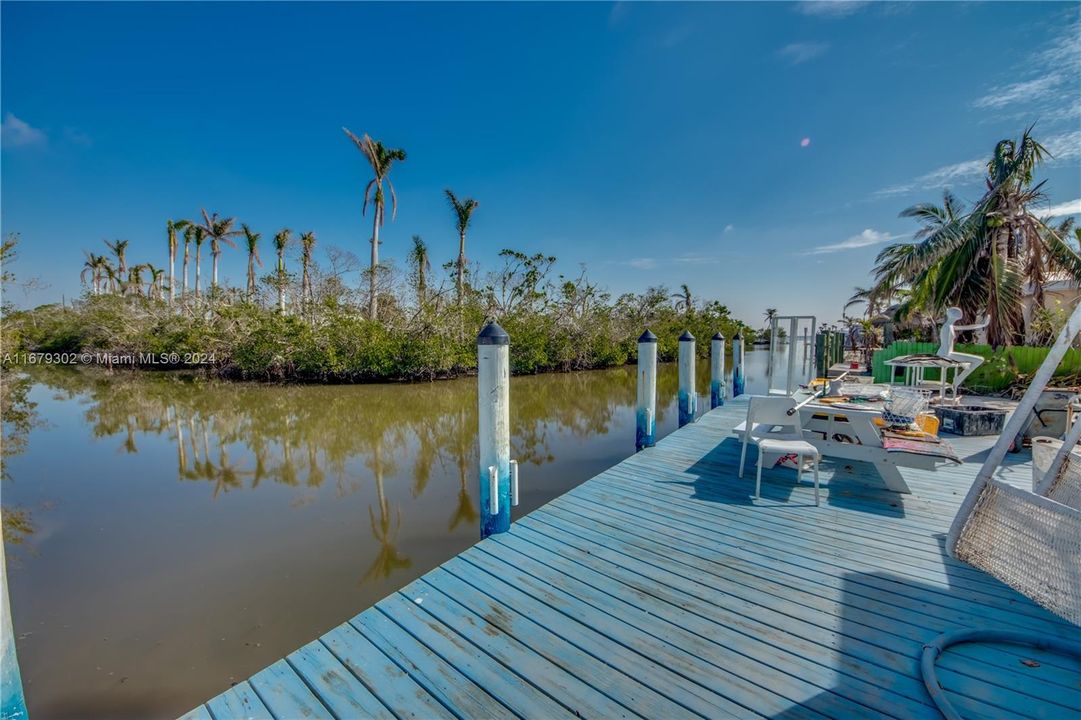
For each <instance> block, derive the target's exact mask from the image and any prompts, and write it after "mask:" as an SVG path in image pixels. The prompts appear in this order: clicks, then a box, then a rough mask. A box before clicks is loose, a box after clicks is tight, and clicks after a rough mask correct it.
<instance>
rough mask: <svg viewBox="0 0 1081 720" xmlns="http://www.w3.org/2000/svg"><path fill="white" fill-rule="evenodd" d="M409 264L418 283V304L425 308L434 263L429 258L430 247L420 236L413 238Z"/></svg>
mask: <svg viewBox="0 0 1081 720" xmlns="http://www.w3.org/2000/svg"><path fill="white" fill-rule="evenodd" d="M409 264H410V265H411V266H412V267H413V276H414V279H415V280H416V283H417V304H418V305H420V306H423V305H424V303H425V302H427V299H428V297H427V296H428V273H429V272H431V270H432V262H431V260H430V259H429V257H428V246H427V245H425V244H424V240H423V239H421V237H420V235H414V236H413V249H412V250H411V251H410V252H409Z"/></svg>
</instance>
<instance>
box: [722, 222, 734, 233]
mask: <svg viewBox="0 0 1081 720" xmlns="http://www.w3.org/2000/svg"><path fill="white" fill-rule="evenodd" d="M735 229H736V226H735V225H733V224H732V223H728V224H727V225H725V226H724V231H725V232H726V233H730V232H732V231H733V230H735Z"/></svg>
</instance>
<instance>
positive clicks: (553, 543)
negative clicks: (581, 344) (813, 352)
mask: <svg viewBox="0 0 1081 720" xmlns="http://www.w3.org/2000/svg"><path fill="white" fill-rule="evenodd" d="M740 400H742V398H740V399H739V400H737V401H734V402H730V403H729V404H728V405H726V406H724V407H721V408H718V409H717V410H714V411H712V412H710V413H708V414H706V415H705V416H704V417H702V418H701V419H699V421H698V422H697V423H694V424H692V425H688V426H687V427H685V428H683V429H681V430H679V431H677V432H675V433H673V434H672V435H670V436H668V437H667V438H665V439H664V440H662V441H661V442H660V443H658V445H657V446H656V447H654V448H651V449H648V450H646V451H644V452H641V453H639V454H637V455H634V456H632V457H630V458H628V459H627V460H625V461H624V462H622V463H620V464H618V465H616V466H615V467H613V468H611V469H609V470H607V471H606V472H604V473H602V474H600V475H598V476H597V477H595V478H593V479H591V480H589V481H587V482H585V483H584V484H582V485H581V486H579V487H578V488H576V489H575V490H573V491H571V492H569V493H567V494H566V495H564V496H562V497H560V498H558V499H556V500H554V501H553V502H551V503H549V504H548V505H546V506H544V507H542V508H540V509H538V510H536V511H534V512H533V513H531V514H530V515H528V516H527V517H525V518H523V519H521V520H519V521H517V522H515V523H514V524H513V525H512V526H511V530H510V532H509V533H506V534H501V535H495V536H493V537H491V538H489V539H488V540H484V541H482V542H480V543H478V544H477V545H475V546H474V547H472V548H471V549H469V550H467V551H466V552H464V553H462V554H461V555H459V556H457V557H455V558H454V559H452V560H450V561H448V562H446V563H444V564H443V565H442V566H440V567H439V568H436V569H435V570H433V571H431V572H429V573H428V574H426V575H424V576H423V577H421V578H419V579H418V580H416V581H415V582H413V583H411V584H409V585H408V586H406V587H405V588H403V589H402V590H401V591H400V592H397V593H394V594H393V595H391V596H389V597H387V598H386V599H384V600H382V601H381V602H379V603H378V604H376V605H375V606H374V607H372V608H371V609H369V610H366V611H364V612H362V613H360V614H359V615H357V616H356V617H354V618H353V619H351V620H349V621H348V622H347V623H344V624H342V625H340V626H338V627H336V628H334V629H333V630H331V631H330V632H328V633H327V634H326V635H324V636H323V637H321V638H319V639H317V640H314V641H313V642H311V643H309V644H308V645H305V646H304V647H302V648H300V649H299V650H297V651H296V652H294V653H292V654H290V655H289V656H287V657H286V658H284V659H282V660H279V661H278V662H276V663H275V664H273V665H271V666H270V667H268V668H266V669H265V670H263V671H261V672H259V673H258V674H256V675H254V676H253V677H252V678H250V679H249V680H247V681H245V682H242V683H239V684H238V685H236V686H235V687H232V688H231V689H229V690H228V691H226V692H224V693H222V694H221V695H219V696H218V697H216V698H214V699H212V700H210V701H209V702H207V703H206V704H205V705H202V706H200V707H198V708H196V709H195V710H193V711H192V712H190V713H188V714H187V715H185V716H184V717H185V719H189V720H194V719H195V718H200V719H213V720H225V719H226V718H241V717H252V718H271V717H273V718H300V717H335V718H360V717H378V718H452V717H458V718H489V717H523V718H554V717H597V718H613V717H639V716H640V717H647V718H664V719H665V720H667V719H669V718H682V717H706V718H725V717H729V718H746V717H774V718H826V717H832V718H867V717H897V718H939V717H941V716H940V715H939V713H938V711H937V710H936V709H935V707H934V705H933V704H932V702H931V700H930V698H929V696H928V695H927V693H926V691H925V689H924V687H923V684H922V681H921V679H920V673H919V657H920V652H921V649H922V646H923V644H924V643H925V642H927V641H929V640H931V639H932V638H934V637H935V636H936V635H938V634H939V633H942V632H944V631H948V630H955V629H960V628H966V627H975V626H983V627H986V626H991V627H994V628H998V629H1016V630H1025V631H1029V632H1031V633H1032V634H1034V635H1036V636H1040V635H1049V636H1056V637H1064V638H1072V639H1075V640H1076V639H1078V637H1079V635H1081V630H1079V629H1078V628H1077V627H1076V626H1073V625H1070V624H1069V623H1067V622H1066V621H1064V620H1061V619H1059V618H1057V617H1056V616H1054V615H1052V614H1051V613H1049V612H1046V611H1044V610H1043V609H1041V608H1040V607H1038V606H1036V605H1034V604H1033V603H1032V602H1030V601H1029V600H1027V599H1026V598H1024V597H1022V596H1021V595H1019V594H1017V593H1015V592H1014V591H1013V590H1011V589H1010V588H1008V587H1006V586H1005V585H1003V584H1001V583H999V582H998V581H996V580H994V579H992V578H991V577H989V576H988V575H985V574H984V573H982V572H979V571H977V570H975V569H973V568H971V567H969V566H967V565H964V564H962V563H959V562H956V561H954V560H952V559H950V558H949V557H947V556H946V554H945V551H944V550H943V541H944V536H945V532H946V529H947V527H948V526H949V523H950V520H951V519H952V517H953V515H954V512H955V510H956V508H957V506H958V504H959V503H960V500H961V498H962V497H963V495H964V493H965V491H966V490H967V488H968V487H969V485H970V484H971V482H972V479H973V477H974V476H975V473H976V470H977V468H978V466H979V462H980V460H981V459H982V455H983V452H984V451H986V449H987V448H988V447H989V446H990V444H991V440H992V439H991V438H976V439H960V440H958V441H957V442H956V443H955V445H956V446H957V448H958V451H959V453H960V455H961V457H962V458H964V459H965V464H964V465H963V466H961V467H956V468H943V469H940V470H938V471H937V472H928V471H920V470H904V471H903V472H904V476H905V479H906V480H907V481H908V484H909V485H910V486H911V487H912V489H913V493H912V494H911V495H898V494H895V493H891V492H887V491H885V490H883V489H880V486H879V487H876V483H875V482H874V481H873V480H872V482H871V483H870V484H869V483H867V482H865V480H867V479H868V477H869V476H872V475H874V473H875V471H874V470H873V469H872V468H871V467H870V466H867V465H863V464H860V463H853V462H851V461H833V460H831V459H829V458H826V459H825V460H824V461H823V464H822V470H823V475H822V481H823V500H822V505H821V507H818V508H816V507H814V505H813V499H812V490H811V487H810V484H809V482H808V480H809V477H808V476H805V480H804V484H803V485H801V486H799V487H796V486H795V482H794V481H795V473H794V472H793V471H792V470H790V469H777V470H767V471H766V472H765V473H764V475H763V485H762V490H763V497H762V499H761V500H759V501H757V502H755V501H752V499H751V497H750V496H751V493H752V492H753V483H754V477H753V475H754V473H753V470H752V471H751V472H749V473H747V475H746V477H744V478H743V479H742V480H740V479H738V478H737V477H736V469H737V466H738V463H739V443H738V442H737V440H736V439H735V438H734V437H732V435H731V428H732V427H734V426H735V425H736V424H737V423H739V422H741V421H742V420H743V419H744V417H745V414H746V405H745V403H744V402H741V401H740ZM632 440H633V438H628V444H630V442H631V441H632ZM1017 458H1021V459H1022V460H1025V459H1027V454H1025V455H1023V456H1016V457H1015V458H1014V459H1013V460H1012V462H1014V463H1015V464H1013V465H1007V466H1005V467H1004V468H1003V469H1002V470H1001V472H1002V473H1003V474H1004V475H1005V476H1007V477H1009V478H1011V479H1012V480H1014V481H1015V482H1017V483H1018V484H1028V483H1030V482H1031V474H1030V472H1031V471H1030V468H1029V465H1028V464H1027V463H1021V462H1019V461H1018V460H1017ZM1008 462H1011V461H1008ZM523 482H528V473H527V472H523ZM939 667H940V672H939V675H940V679H941V681H942V683H943V685H944V687H945V688H946V689H947V691H948V692H949V693H950V697H951V699H952V700H953V701H954V703H955V704H956V706H957V707H958V709H959V710H960V711H961V712H962V713H964V714H965V716H966V717H970V718H1002V717H1038V718H1054V719H1056V720H1058V719H1061V718H1067V717H1075V718H1076V717H1078V716H1079V715H1078V713H1079V710H1078V708H1081V665H1078V663H1076V662H1074V661H1072V660H1070V659H1068V658H1063V657H1060V656H1055V655H1051V654H1047V653H1043V652H1039V651H1036V650H1028V649H1025V648H1022V647H1016V646H1008V645H1000V646H996V645H968V646H960V647H957V648H953V649H950V650H949V651H947V652H946V653H945V655H944V656H943V657H942V658H941V660H940V662H939Z"/></svg>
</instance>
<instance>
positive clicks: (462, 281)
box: [456, 231, 465, 309]
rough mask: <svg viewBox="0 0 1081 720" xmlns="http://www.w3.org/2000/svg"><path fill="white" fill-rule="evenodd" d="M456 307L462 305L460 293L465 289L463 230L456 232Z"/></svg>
mask: <svg viewBox="0 0 1081 720" xmlns="http://www.w3.org/2000/svg"><path fill="white" fill-rule="evenodd" d="M456 286H457V291H458V308H459V309H461V307H462V293H463V291H464V290H465V231H462V232H460V233H458V280H457V283H456Z"/></svg>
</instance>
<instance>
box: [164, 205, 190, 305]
mask: <svg viewBox="0 0 1081 720" xmlns="http://www.w3.org/2000/svg"><path fill="white" fill-rule="evenodd" d="M190 224H191V223H189V221H187V220H176V221H173V220H166V221H165V233H166V235H168V237H169V302H170V303H172V302H173V301H174V300H175V299H176V291H175V288H176V277H175V268H176V233H177V231H178V230H183V229H185V228H186V227H187V226H188V225H190ZM187 249H188V246H187V242H185V243H184V250H185V255H186V254H187Z"/></svg>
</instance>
